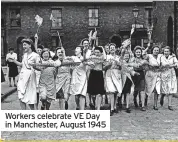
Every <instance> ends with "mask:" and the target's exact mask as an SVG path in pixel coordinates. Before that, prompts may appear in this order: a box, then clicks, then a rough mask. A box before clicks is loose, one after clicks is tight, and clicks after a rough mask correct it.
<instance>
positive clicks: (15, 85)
mask: <svg viewBox="0 0 178 142" xmlns="http://www.w3.org/2000/svg"><path fill="white" fill-rule="evenodd" d="M13 81H14V87H16V86H17V85H16V83H15V77H13Z"/></svg>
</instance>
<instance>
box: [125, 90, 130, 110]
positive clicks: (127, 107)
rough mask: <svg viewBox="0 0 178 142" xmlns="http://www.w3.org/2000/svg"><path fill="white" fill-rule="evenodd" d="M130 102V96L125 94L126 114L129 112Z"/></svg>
mask: <svg viewBox="0 0 178 142" xmlns="http://www.w3.org/2000/svg"><path fill="white" fill-rule="evenodd" d="M129 101H130V94H129V93H127V94H126V112H127V113H130V112H131V111H130V108H129V103H130V102H129Z"/></svg>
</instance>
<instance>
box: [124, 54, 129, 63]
mask: <svg viewBox="0 0 178 142" xmlns="http://www.w3.org/2000/svg"><path fill="white" fill-rule="evenodd" d="M129 58H130V55H129V53H125V54H124V60H125V61H126V62H128V61H129Z"/></svg>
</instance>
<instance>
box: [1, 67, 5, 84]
mask: <svg viewBox="0 0 178 142" xmlns="http://www.w3.org/2000/svg"><path fill="white" fill-rule="evenodd" d="M5 81H6V80H5V77H4V73H3V71H2V68H1V82H5Z"/></svg>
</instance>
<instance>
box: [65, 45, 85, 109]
mask: <svg viewBox="0 0 178 142" xmlns="http://www.w3.org/2000/svg"><path fill="white" fill-rule="evenodd" d="M82 52H83V46H77V47H76V49H75V56H71V57H66V59H72V60H73V62H74V63H75V62H77V63H80V64H79V65H78V66H76V67H75V68H74V69H73V72H72V79H71V84H70V91H69V92H70V94H71V95H75V101H76V105H77V107H76V109H77V110H84V109H85V97H86V94H87V72H86V64H85V63H82V61H84V57H83V56H82Z"/></svg>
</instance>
